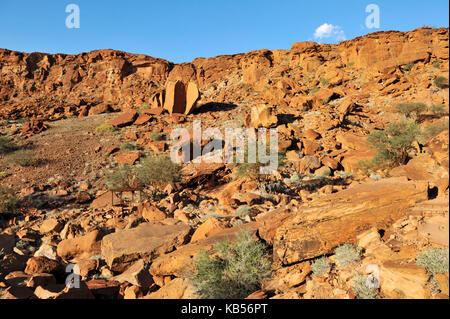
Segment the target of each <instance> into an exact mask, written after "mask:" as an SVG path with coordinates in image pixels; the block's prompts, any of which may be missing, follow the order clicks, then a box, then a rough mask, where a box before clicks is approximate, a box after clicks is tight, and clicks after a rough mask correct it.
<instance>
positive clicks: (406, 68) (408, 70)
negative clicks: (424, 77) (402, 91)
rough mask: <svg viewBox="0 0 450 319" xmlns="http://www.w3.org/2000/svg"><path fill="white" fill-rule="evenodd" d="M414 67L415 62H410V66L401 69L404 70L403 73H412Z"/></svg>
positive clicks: (406, 65)
mask: <svg viewBox="0 0 450 319" xmlns="http://www.w3.org/2000/svg"><path fill="white" fill-rule="evenodd" d="M414 65H415V63H414V62H410V63H408V64H405V65H402V66H401V67H400V68H401V69H402V70H403V72H406V73H409V72H411V70H412V68H413V67H414Z"/></svg>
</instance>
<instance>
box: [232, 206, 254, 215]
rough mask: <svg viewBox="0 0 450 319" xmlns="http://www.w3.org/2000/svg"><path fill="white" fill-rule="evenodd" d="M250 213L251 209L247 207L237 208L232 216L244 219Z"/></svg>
mask: <svg viewBox="0 0 450 319" xmlns="http://www.w3.org/2000/svg"><path fill="white" fill-rule="evenodd" d="M251 211H252V208H251V207H250V206H247V205H243V206H239V207H238V209H236V210H235V211H234V213H233V215H236V216H238V217H240V218H244V217H245V216H247V215H248V214H250V213H251Z"/></svg>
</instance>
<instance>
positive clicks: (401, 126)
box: [359, 120, 421, 170]
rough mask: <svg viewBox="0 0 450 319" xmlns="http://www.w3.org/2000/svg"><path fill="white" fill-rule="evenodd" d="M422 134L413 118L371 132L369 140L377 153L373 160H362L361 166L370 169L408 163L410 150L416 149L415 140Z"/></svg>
mask: <svg viewBox="0 0 450 319" xmlns="http://www.w3.org/2000/svg"><path fill="white" fill-rule="evenodd" d="M420 134H421V131H420V129H419V127H418V125H417V124H416V123H415V122H414V121H412V120H410V121H405V122H399V123H391V124H389V125H388V126H387V128H386V129H385V130H380V131H375V132H372V133H370V135H369V136H368V137H367V142H368V144H369V145H370V146H371V147H372V148H373V149H375V150H376V154H375V156H374V157H373V158H372V159H371V160H365V161H360V162H359V167H360V168H362V169H363V170H368V169H371V168H375V169H377V168H384V167H395V166H399V165H403V164H406V162H407V161H408V158H409V151H411V150H412V149H414V147H413V142H414V141H415V140H416V139H417V137H419V135H420Z"/></svg>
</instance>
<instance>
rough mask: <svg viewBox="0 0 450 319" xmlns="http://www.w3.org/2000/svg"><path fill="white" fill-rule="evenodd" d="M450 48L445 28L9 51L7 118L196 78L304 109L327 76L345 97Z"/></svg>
mask: <svg viewBox="0 0 450 319" xmlns="http://www.w3.org/2000/svg"><path fill="white" fill-rule="evenodd" d="M448 50H449V30H448V29H446V28H440V29H428V28H421V29H417V30H414V31H411V32H394V31H390V32H377V33H372V34H369V35H366V36H363V37H359V38H355V39H353V40H350V41H344V42H341V43H340V44H338V45H328V44H322V45H319V44H317V43H314V42H298V43H294V44H293V45H292V49H291V50H258V51H252V52H248V53H245V54H237V55H229V56H218V57H214V58H207V59H206V58H197V59H195V60H194V61H192V63H184V64H179V65H174V64H173V63H171V62H168V61H165V60H163V59H157V58H152V57H149V56H146V55H136V54H129V53H125V52H121V51H114V50H100V51H93V52H89V53H82V54H78V55H65V54H54V55H51V54H44V53H21V52H14V51H10V50H6V49H2V50H0V117H2V118H20V117H30V116H33V115H40V116H44V117H45V118H47V119H57V118H61V117H63V116H67V115H78V113H79V109H80V107H81V106H84V105H85V108H89V107H92V106H95V105H98V104H109V105H110V106H111V107H112V108H113V109H130V108H133V109H139V108H140V107H141V106H142V105H144V104H151V100H152V99H151V98H152V96H153V95H154V94H155V93H156V92H158V91H160V90H162V89H163V88H164V86H165V84H166V81H167V80H169V81H173V80H182V81H183V82H186V83H187V82H188V81H190V80H195V81H196V82H197V83H198V85H199V89H200V91H201V93H202V99H201V102H204V103H206V102H219V103H241V102H243V101H247V102H250V104H251V103H252V102H255V103H256V102H264V103H269V104H274V105H277V106H279V107H301V105H302V104H303V103H304V101H300V102H299V100H301V98H302V97H304V96H314V95H315V94H316V92H314V87H315V86H317V85H318V84H319V83H320V81H327V83H328V85H329V87H331V88H332V87H334V86H336V87H337V86H339V87H340V88H339V89H340V90H341V91H342V92H341V93H342V94H340V95H341V96H344V95H345V96H348V95H355V94H359V93H361V92H360V90H361V89H364V88H370V89H375V90H377V89H378V90H379V89H382V88H383V86H379V85H380V84H381V83H384V84H385V83H386V82H387V81H392V83H397V82H398V76H396V74H397V75H399V74H400V73H404V72H405V70H406V69H407V68H408V65H409V66H411V65H413V66H416V67H419V68H420V66H421V65H423V64H425V63H430V62H432V61H436V60H439V61H441V62H442V61H446V62H445V63H448V58H449V51H448ZM384 84H383V85H384ZM415 93H417V92H415Z"/></svg>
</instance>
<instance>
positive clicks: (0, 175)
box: [0, 171, 10, 180]
mask: <svg viewBox="0 0 450 319" xmlns="http://www.w3.org/2000/svg"><path fill="white" fill-rule="evenodd" d="M9 175H10V174H9V173H8V172H3V171H0V180H2V179H4V178H6V177H8V176H9Z"/></svg>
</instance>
